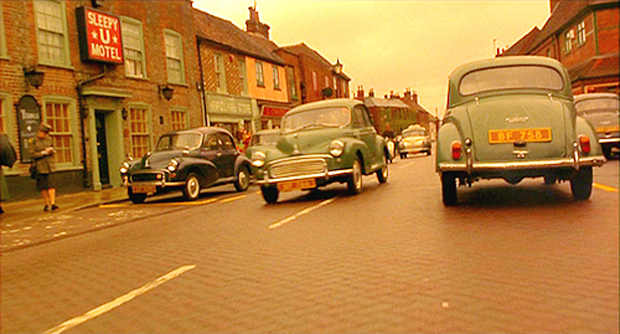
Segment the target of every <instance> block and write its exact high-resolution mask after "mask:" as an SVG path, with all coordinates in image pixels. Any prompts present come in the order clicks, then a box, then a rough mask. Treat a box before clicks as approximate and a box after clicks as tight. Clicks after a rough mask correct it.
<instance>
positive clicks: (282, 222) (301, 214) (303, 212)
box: [269, 196, 340, 230]
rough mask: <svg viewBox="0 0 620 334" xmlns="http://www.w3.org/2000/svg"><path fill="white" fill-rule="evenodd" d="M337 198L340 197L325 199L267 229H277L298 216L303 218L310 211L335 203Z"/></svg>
mask: <svg viewBox="0 0 620 334" xmlns="http://www.w3.org/2000/svg"><path fill="white" fill-rule="evenodd" d="M338 197H340V196H336V197H333V198H330V199H326V200H324V201H323V202H321V203H319V204H317V205H315V206H311V207H309V208H306V209H304V210H302V211H300V212H298V213H296V214H294V215H292V216H290V217H287V218H284V219H282V220H280V221H279V222H277V223H274V224H272V225H270V226H269V229H270V230H273V229H274V228H278V227H280V226H282V225H285V224H288V223H290V222H292V221H293V220H295V219H297V218H298V217H299V216H303V215H305V214H308V213H310V212H312V211H314V210H316V209H318V208H320V207H322V206H324V205H327V204H329V203H331V202H333V201H335V200H336V199H337V198H338Z"/></svg>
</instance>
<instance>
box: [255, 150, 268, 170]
mask: <svg viewBox="0 0 620 334" xmlns="http://www.w3.org/2000/svg"><path fill="white" fill-rule="evenodd" d="M265 159H267V156H266V155H265V153H263V152H261V151H255V152H252V166H254V167H259V168H260V167H263V166H264V165H265Z"/></svg>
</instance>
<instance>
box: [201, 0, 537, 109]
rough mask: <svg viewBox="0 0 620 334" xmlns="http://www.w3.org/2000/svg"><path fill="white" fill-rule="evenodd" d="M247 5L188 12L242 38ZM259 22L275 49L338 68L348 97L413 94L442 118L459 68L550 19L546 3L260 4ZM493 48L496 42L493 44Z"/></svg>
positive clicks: (248, 1)
mask: <svg viewBox="0 0 620 334" xmlns="http://www.w3.org/2000/svg"><path fill="white" fill-rule="evenodd" d="M253 5H254V1H253V0H194V7H196V8H198V9H201V10H203V11H206V12H208V13H210V14H212V15H215V16H217V17H220V18H223V19H226V20H229V21H231V22H233V23H234V24H235V25H236V26H237V27H239V28H240V29H243V30H245V20H247V19H248V17H249V12H248V7H250V6H253ZM257 10H258V12H259V16H260V20H261V22H263V23H266V24H268V25H269V26H270V27H271V30H270V37H271V40H272V41H274V42H275V43H276V44H278V45H280V46H286V45H293V44H298V43H301V42H304V43H306V44H307V45H308V46H310V47H311V48H313V49H315V50H316V51H318V52H319V53H320V54H321V55H323V57H325V58H326V59H327V60H329V61H330V62H332V63H335V62H336V59H338V58H339V59H340V62H341V63H342V64H344V72H345V73H346V74H347V75H348V76H349V77H351V79H352V80H351V90H352V91H356V90H357V87H358V86H360V85H361V86H363V87H364V90H365V91H366V92H368V91H369V89H371V88H372V89H374V91H375V96H377V97H383V96H384V95H385V94H389V92H390V91H394V92H395V93H400V94H401V95H402V94H403V91H404V89H405V88H408V87H409V88H411V89H412V90H414V91H417V92H418V94H419V102H420V104H421V105H422V106H423V107H425V108H426V109H427V110H428V111H430V112H431V113H435V110H438V112H439V114H440V115H441V114H443V111H444V110H445V105H446V87H447V77H448V75H449V74H450V72H451V71H452V70H453V69H454V68H455V67H456V66H458V65H460V64H463V63H466V62H469V61H472V60H477V59H484V58H492V57H493V56H494V55H495V53H494V51H493V46H494V44H495V45H496V47H502V48H505V47H506V46H508V45H512V44H513V43H514V42H516V41H517V40H519V39H520V38H521V37H522V36H523V35H525V34H526V33H528V32H529V31H530V30H531V29H532V28H534V27H535V26H537V27H539V28H542V26H543V25H544V23H545V21H546V20H547V18H548V17H549V1H547V0H537V1H503V0H495V1H464V0H461V1H404V0H401V1H360V0H357V1H352V0H351V1H341V0H323V1H314V0H287V1H283V0H258V1H257ZM494 40H495V42H494Z"/></svg>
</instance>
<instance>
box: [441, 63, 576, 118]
mask: <svg viewBox="0 0 620 334" xmlns="http://www.w3.org/2000/svg"><path fill="white" fill-rule="evenodd" d="M518 65H539V66H546V67H550V68H553V69H555V70H556V71H558V72H559V73H560V75H561V76H562V79H563V80H564V83H565V84H564V89H562V90H561V91H559V92H556V93H555V94H559V95H561V96H563V97H565V98H569V99H570V98H572V95H573V93H572V90H571V89H572V87H571V84H570V79H569V75H568V70H567V69H566V68H565V67H564V65H562V63H560V62H559V61H557V60H555V59H553V58H549V57H541V56H508V57H497V58H492V59H483V60H476V61H472V62H469V63H466V64H463V65H460V66H458V67H457V68H455V69H454V70H453V71H452V73H451V74H450V76H449V97H448V98H449V102H450V105H452V106H454V105H458V104H461V103H464V102H468V101H470V100H474V99H475V96H474V95H470V96H462V95H461V94H459V89H458V86H459V83H460V81H461V78H463V76H465V75H466V74H468V73H470V72H473V71H476V70H480V69H486V68H494V67H509V66H518ZM480 95H484V93H481V94H480ZM448 107H450V106H448Z"/></svg>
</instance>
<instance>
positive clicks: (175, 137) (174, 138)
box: [155, 133, 202, 151]
mask: <svg viewBox="0 0 620 334" xmlns="http://www.w3.org/2000/svg"><path fill="white" fill-rule="evenodd" d="M201 138H202V136H201V135H200V134H198V133H180V134H171V135H164V136H162V137H161V138H159V141H158V142H157V147H156V148H155V150H156V151H169V150H191V149H196V148H198V147H200V142H201Z"/></svg>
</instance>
